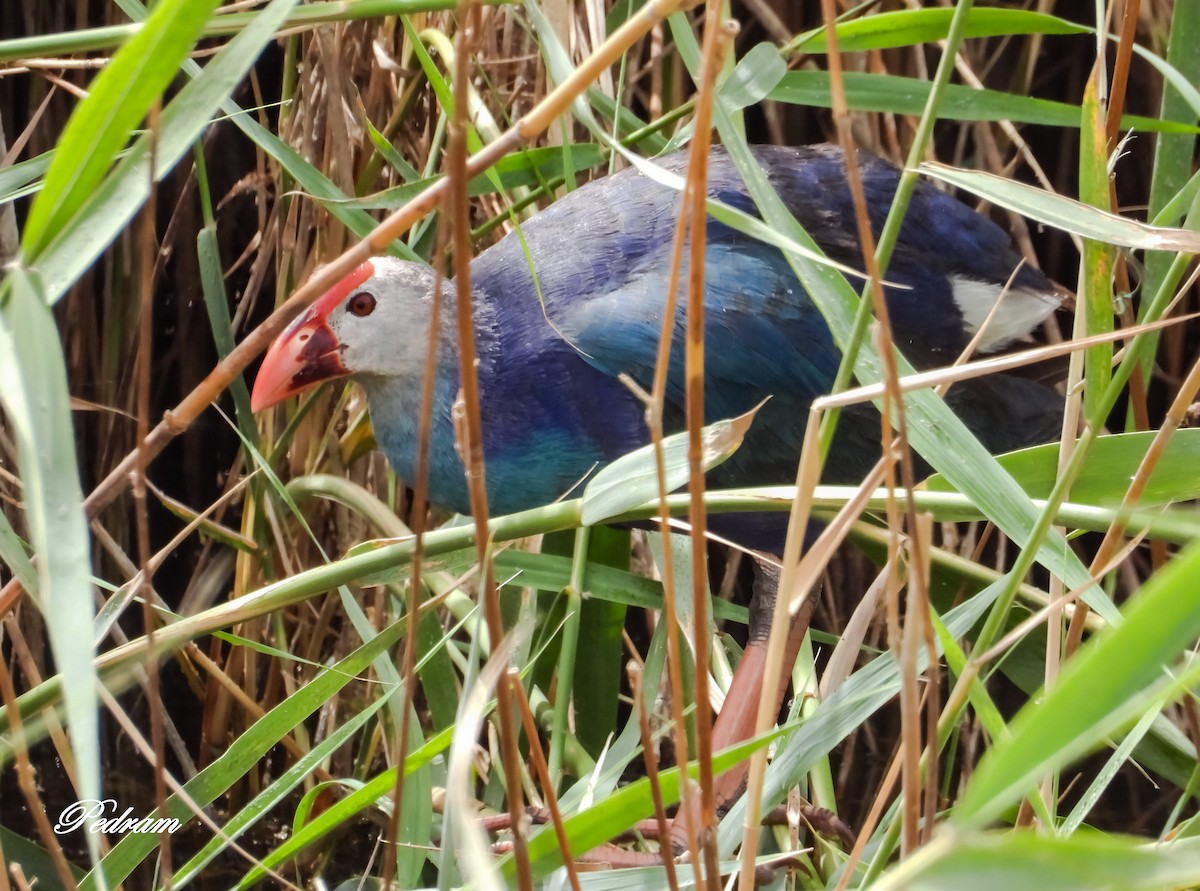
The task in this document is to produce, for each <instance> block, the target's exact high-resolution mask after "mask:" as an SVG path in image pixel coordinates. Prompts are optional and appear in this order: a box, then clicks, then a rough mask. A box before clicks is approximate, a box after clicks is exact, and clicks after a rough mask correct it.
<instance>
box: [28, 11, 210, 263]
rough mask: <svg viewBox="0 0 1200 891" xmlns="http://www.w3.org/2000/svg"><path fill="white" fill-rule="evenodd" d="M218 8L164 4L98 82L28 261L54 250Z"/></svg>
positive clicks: (70, 125)
mask: <svg viewBox="0 0 1200 891" xmlns="http://www.w3.org/2000/svg"><path fill="white" fill-rule="evenodd" d="M216 6H217V0H161V2H159V3H158V4H157V5H156V6H155V7H154V11H153V12H152V13H150V16H149V17H148V18H147V19H146V23H145V26H144V27H143V28H142V29H141V30H140V31H139V32H138V33H137V34H136V35H134V37H132V38H131V39H130V40H129V42H128V43H127V44H125V46H123V47H122V48H121V49H120V50H119V51H118V52H117V54H116V55H115V56H113V58H112V61H111V62H109V64H108V65H107V66H105V68H104V70H103V71H101V72H100V73H99V74H98V75H97V76H96V79H95V80H94V81H92V83H91V85H90V86H89V88H88V95H87V98H85V99H84V100H83V101H82V102H80V103H79V105H78V107H77V108H76V109H75V112H74V113H73V114H72V115H71V118H70V120H69V121H68V122H67V127H66V130H64V131H63V134H62V137H61V138H60V139H59V141H58V146H57V149H56V151H55V153H54V160H53V161H52V162H51V164H50V169H49V170H47V171H46V179H45V181H44V182H43V183H42V189H41V192H40V193H39V194H38V197H37V198H36V199H35V200H34V202H33V205H32V206H31V207H30V208H29V217H28V219H27V220H26V222H25V234H24V239H23V242H22V247H23V250H24V253H25V259H26V261H27V262H30V263H34V262H38V261H39V260H42V259H46V258H43V257H42V253H43V251H45V249H46V247H47V246H48V245H49V244H50V242H51V241H52V240H53V239H54V238H55V237H56V236H57V235H58V233H59V232H60V231H61V230H62V229H64V228H65V227H66V226H67V225H68V224H70V223H72V222H74V221H75V220H76V219H77V214H78V211H79V210H80V209H81V208H82V207H83V205H84V204H85V202H87V200H88V199H89V198H90V197H91V196H92V194H93V192H94V191H95V189H96V186H98V185H99V183H100V181H101V179H103V178H104V175H105V173H106V172H107V171H108V169H109V166H110V165H111V164H112V162H113V159H114V158H115V157H116V154H117V152H118V151H120V150H121V149H122V148H124V147H125V144H126V143H127V142H128V141H129V138H130V136H131V135H132V134H133V132H134V130H135V129H136V128H137V127H138V126H139V125H140V124H141V122H142V119H143V118H145V116H146V114H147V113H148V112H149V111H150V109H151V108H152V107H153V106H154V104H155V103H156V102H158V101H159V99H160V98H161V96H162V95H163V93H164V92H166V89H167V87H168V86H170V84H171V81H173V80H174V79H175V76H176V75H177V74H178V73H179V64H180V62H182V61H183V60H184V58H185V57H186V56H187V53H188V51H189V50H190V49H191V48H192V46H193V45H195V43H196V40H197V39H198V38H199V37H200V33H201V31H202V30H203V28H204V24H205V22H207V21H208V18H209V16H210V15H211V14H212V11H213V10H214V9H215V8H216Z"/></svg>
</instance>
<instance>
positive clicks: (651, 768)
mask: <svg viewBox="0 0 1200 891" xmlns="http://www.w3.org/2000/svg"><path fill="white" fill-rule="evenodd" d="M626 673H627V674H628V675H629V686H630V687H631V688H632V689H633V711H634V714H635V715H636V716H637V722H638V734H639V736H640V738H641V741H642V761H643V763H644V764H645V765H646V782H647V783H649V784H650V798H651V800H652V801H653V802H654V821H655V823H656V824H657V825H658V838H659V852H660V853H661V854H662V862H663V869H664V870H666V873H667V887H668V888H670V889H671V891H679V878H678V876H676V874H675V852H674V851H672V850H671V848H670V845H671V826H670V823H668V822H667V810H666V808H665V807H663V797H662V787H661V786H660V785H659V782H658V759H657V758H656V757H655V756H654V738H653V736H652V735H651V733H650V716H649V715H648V714H647V713H646V688H645V685H644V684H643V682H642V666H640V665H639V664H638V663H637V662H634V661H632V660H631V661H630V663H629V665H628V667H627V668H626ZM663 845H667V848H666V849H665V850H664V849H663V848H662V846H663Z"/></svg>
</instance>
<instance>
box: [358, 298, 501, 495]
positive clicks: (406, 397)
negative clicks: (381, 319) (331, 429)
mask: <svg viewBox="0 0 1200 891" xmlns="http://www.w3.org/2000/svg"><path fill="white" fill-rule="evenodd" d="M456 309H457V307H456V306H455V305H454V301H453V300H447V301H446V302H445V303H444V305H443V306H442V312H441V323H440V325H439V328H440V336H439V344H438V353H437V357H436V362H435V364H434V383H433V405H432V410H431V413H430V426H429V451H428V455H429V468H428V480H429V500H430V501H431V502H433V503H434V504H438V505H441V506H443V507H446V508H449V509H451V510H455V511H459V512H466V511H468V510H469V499H468V494H467V487H466V483H465V480H464V475H463V466H462V462H461V461H460V460H459V458H458V451H457V449H456V448H455V442H454V423H453V417H452V411H453V407H454V402H455V400H456V399H457V398H458V394H459V390H460V376H459V362H460V353H459V346H458V328H457V319H456V315H457V313H456ZM473 315H474V327H475V354H476V356H477V363H476V371H477V374H478V377H479V379H480V380H486V379H487V377H488V376H490V375H491V374H492V373H493V371H494V369H495V367H496V366H497V364H498V363H500V362H501V359H502V357H501V356H500V353H499V349H500V341H499V338H498V336H497V335H498V330H499V326H498V324H497V321H496V312H495V308H494V307H493V306H492V304H491V303H490V301H487V300H484V299H481V298H480V297H479V296H478V295H477V296H476V300H475V302H474V313H473ZM420 336H421V337H422V338H424V336H425V335H424V333H423V332H422V334H421V335H420ZM422 346H424V344H422ZM414 347H415V344H414V345H406V346H405V347H404V348H406V349H413V352H414V353H415V354H418V355H417V356H416V358H419V361H417V362H414V363H413V366H412V369H411V371H410V372H409V373H407V374H405V375H404V376H403V379H398V378H396V377H385V376H375V375H372V376H363V377H361V378H360V383H361V384H362V386H363V389H365V390H366V392H367V399H368V400H369V402H370V405H371V423H372V426H373V427H374V430H375V439H376V442H377V443H378V444H379V447H380V448H381V449H383V451H384V452H385V453H386V454H387V457H388V461H389V462H390V463H391V465H392V467H393V469H394V470H395V471H396V473H397V474H398V475H399V476H400V477H401V479H403V480H404V481H405V482H406V483H407V484H408V485H412V484H413V483H414V482H415V480H416V476H417V453H418V441H419V432H420V426H419V425H420V419H421V417H422V414H423V406H422V404H421V403H422V392H423V389H424V388H423V382H424V376H425V368H426V365H427V363H426V362H425V356H426V355H427V352H426V350H424V349H414Z"/></svg>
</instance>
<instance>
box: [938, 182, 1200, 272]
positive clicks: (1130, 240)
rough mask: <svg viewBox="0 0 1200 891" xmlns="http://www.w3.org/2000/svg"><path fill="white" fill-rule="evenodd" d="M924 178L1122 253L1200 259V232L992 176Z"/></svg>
mask: <svg viewBox="0 0 1200 891" xmlns="http://www.w3.org/2000/svg"><path fill="white" fill-rule="evenodd" d="M921 172H922V173H926V174H928V175H929V176H932V177H933V178H934V179H940V180H942V182H947V183H950V185H952V186H957V187H958V188H960V189H966V190H967V191H968V192H970V193H971V194H973V195H978V196H979V197H981V198H986V199H987V200H988V201H991V202H992V203H993V204H998V205H1000V206H1001V207H1004V208H1007V209H1008V210H1014V211H1016V212H1017V213H1019V214H1022V215H1023V216H1027V217H1029V218H1031V219H1034V220H1037V221H1038V222H1039V223H1045V224H1046V225H1048V226H1053V227H1055V228H1056V229H1062V230H1063V231H1064V232H1072V233H1074V234H1075V235H1082V236H1083V237H1084V238H1092V239H1095V240H1096V241H1103V242H1104V243H1106V244H1114V245H1118V246H1119V247H1129V248H1138V249H1140V250H1147V251H1181V252H1183V253H1189V254H1195V253H1200V232H1192V231H1189V230H1187V229H1168V228H1165V227H1163V226H1151V225H1149V224H1148V223H1141V222H1138V221H1137V220H1131V219H1129V218H1127V217H1122V216H1118V215H1116V214H1113V213H1108V212H1107V211H1102V210H1097V209H1096V208H1094V207H1089V206H1088V205H1086V204H1083V203H1081V202H1079V201H1075V200H1073V199H1071V198H1066V197H1064V196H1062V195H1054V194H1051V193H1050V192H1047V191H1045V190H1043V189H1039V188H1036V187H1034V186H1029V185H1026V184H1025V183H1019V182H1016V181H1014V180H1010V179H1005V178H1004V177H1000V176H995V175H994V174H991V173H982V172H980V171H977V170H961V169H959V168H956V167H951V166H950V165H948V164H936V163H925V164H922V165H921Z"/></svg>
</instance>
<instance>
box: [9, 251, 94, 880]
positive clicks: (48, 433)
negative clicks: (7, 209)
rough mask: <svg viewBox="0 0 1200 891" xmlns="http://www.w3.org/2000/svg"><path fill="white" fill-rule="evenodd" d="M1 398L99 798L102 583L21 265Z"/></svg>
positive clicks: (81, 772)
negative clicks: (97, 654) (95, 660)
mask: <svg viewBox="0 0 1200 891" xmlns="http://www.w3.org/2000/svg"><path fill="white" fill-rule="evenodd" d="M0 402H2V403H3V405H4V411H5V414H6V416H7V419H8V423H9V426H10V428H11V430H12V435H13V437H14V439H15V440H16V443H17V454H18V460H19V463H20V471H21V481H22V483H23V484H24V496H25V516H26V523H27V524H28V528H29V535H30V538H31V539H32V541H33V547H34V550H35V552H36V554H37V576H38V585H37V588H36V590H37V592H38V594H39V597H38V605H39V607H40V609H41V611H42V615H43V617H44V618H45V622H46V628H47V630H48V632H49V635H50V645H51V648H52V649H53V651H54V661H55V664H56V665H57V668H58V671H59V675H60V676H61V677H62V679H63V681H64V682H65V690H64V698H65V700H66V712H67V722H68V727H69V733H70V738H71V748H72V750H73V752H74V755H75V760H76V777H77V783H78V787H77V788H78V791H79V797H80V798H95V799H99V798H101V797H102V796H101V795H100V739H99V736H100V726H99V722H98V719H97V714H96V709H97V698H96V669H95V666H94V665H93V664H92V652H93V647H92V615H93V612H94V610H95V603H94V600H93V595H94V588H93V585H92V572H91V557H90V548H89V540H88V525H87V518H86V517H85V516H84V513H83V493H82V491H81V489H80V485H79V469H78V465H77V463H76V458H75V429H74V426H73V425H72V421H71V401H70V393H69V391H68V389H67V369H66V362H65V359H64V356H63V352H62V346H61V344H60V342H59V336H58V328H57V327H56V326H55V324H54V316H53V315H52V314H51V311H50V308H49V307H48V306H47V305H46V301H45V294H44V292H43V291H42V290H41V288H40V282H38V281H37V280H36V279H35V278H34V277H33V276H31V275H30V274H29V273H28V272H27V271H26V270H24V269H22V268H20V267H16V268H13V269H11V270H10V271H9V273H8V276H7V277H6V278H5V279H4V283H3V286H0ZM88 842H89V848H90V849H91V853H92V857H93V858H95V859H98V858H99V851H100V849H99V840H98V839H97V837H96V836H95V835H92V834H91V833H89V834H88Z"/></svg>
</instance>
